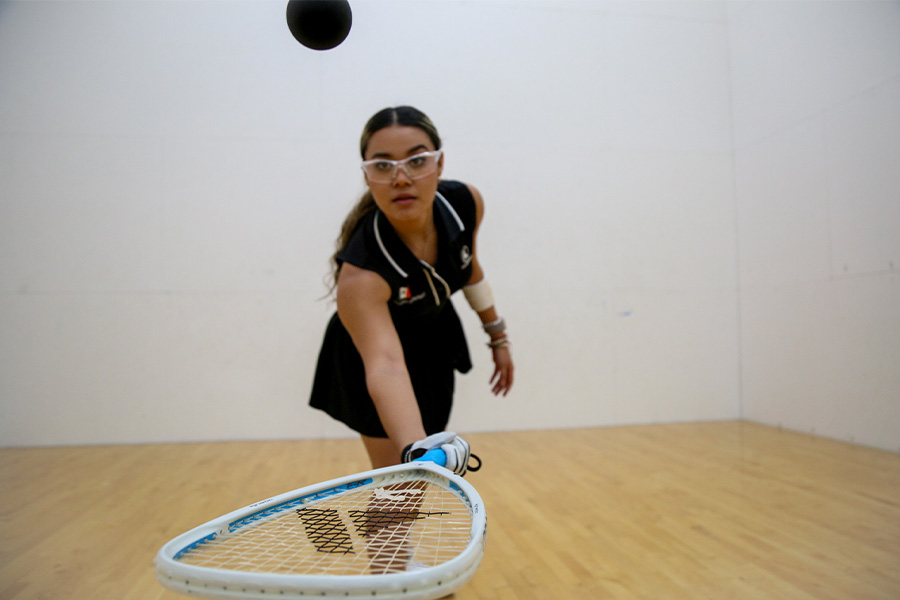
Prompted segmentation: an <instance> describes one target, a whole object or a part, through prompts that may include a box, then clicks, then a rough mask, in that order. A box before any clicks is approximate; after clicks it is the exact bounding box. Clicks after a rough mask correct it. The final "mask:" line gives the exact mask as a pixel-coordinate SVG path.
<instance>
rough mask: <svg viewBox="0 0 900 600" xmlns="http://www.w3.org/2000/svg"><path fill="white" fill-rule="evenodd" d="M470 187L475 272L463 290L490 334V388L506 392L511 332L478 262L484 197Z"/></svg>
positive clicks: (510, 370) (509, 376)
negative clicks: (507, 331)
mask: <svg viewBox="0 0 900 600" xmlns="http://www.w3.org/2000/svg"><path fill="white" fill-rule="evenodd" d="M467 187H468V188H469V191H470V192H471V193H472V197H473V198H474V199H475V231H474V233H473V234H472V276H471V277H470V278H469V281H468V283H467V284H466V287H464V288H463V293H464V294H465V296H466V300H467V301H468V302H469V305H470V306H472V309H473V310H475V312H476V313H477V314H478V318H479V319H481V324H482V327H484V330H485V332H486V333H487V334H488V335H489V336H490V338H491V339H490V342H489V343H488V347H490V349H491V353H492V355H493V359H494V374H493V375H491V380H490V383H491V384H492V385H493V388H492V390H491V391H492V392H493V393H494V395H497V394H503V395H504V396H505V395H506V394H508V393H509V390H510V389H511V388H512V384H513V372H514V371H515V368H514V366H513V360H512V352H511V351H510V342H509V336H508V334H507V333H506V322H505V321H504V320H503V319H502V318H501V317H500V315H499V313H498V312H497V307H496V306H495V305H494V298H493V293H492V292H491V289H490V286H489V285H488V282H487V280H486V279H485V277H484V270H483V269H482V268H481V263H479V262H478V251H477V246H478V244H477V238H478V229H479V226H480V225H481V218H482V217H483V216H484V199H483V198H482V197H481V193H480V192H479V191H478V190H477V189H475V188H474V187H473V186H471V185H468V184H467Z"/></svg>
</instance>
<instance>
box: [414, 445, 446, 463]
mask: <svg viewBox="0 0 900 600" xmlns="http://www.w3.org/2000/svg"><path fill="white" fill-rule="evenodd" d="M422 460H427V461H430V462H433V463H435V464H436V465H438V466H440V467H446V466H447V454H446V453H445V452H444V451H443V450H441V449H440V448H434V449H432V450H429V451H428V452H426V453H425V454H423V455H422V456H420V457H419V458H416V459H414V460H413V461H412V462H418V461H422Z"/></svg>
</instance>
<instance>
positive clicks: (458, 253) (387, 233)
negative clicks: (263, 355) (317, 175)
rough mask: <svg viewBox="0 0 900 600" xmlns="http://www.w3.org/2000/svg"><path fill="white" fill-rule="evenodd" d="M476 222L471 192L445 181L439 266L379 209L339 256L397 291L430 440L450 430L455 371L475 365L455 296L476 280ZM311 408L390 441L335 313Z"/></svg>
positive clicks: (438, 204) (437, 218) (395, 307)
mask: <svg viewBox="0 0 900 600" xmlns="http://www.w3.org/2000/svg"><path fill="white" fill-rule="evenodd" d="M475 220H476V217H475V199H474V198H473V197H472V194H471V192H470V191H469V188H468V187H466V185H465V184H463V183H460V182H457V181H441V182H440V183H439V184H438V192H437V196H436V197H435V199H434V223H435V226H436V228H437V232H438V262H437V265H435V266H434V267H432V266H431V265H429V264H427V263H425V262H424V261H420V260H419V259H418V258H416V257H415V256H414V255H413V253H412V252H411V251H410V250H409V248H407V247H406V244H404V243H403V242H402V241H401V240H400V238H399V236H398V235H397V233H396V232H395V231H394V228H393V227H391V224H390V223H389V222H388V220H387V218H385V216H384V214H383V213H382V212H381V211H380V210H378V209H376V210H375V211H373V212H371V213H369V214H368V215H366V216H365V217H363V219H362V220H361V221H360V223H359V225H358V226H357V228H356V230H355V231H354V233H353V234H352V236H351V238H350V241H349V242H348V243H347V246H346V247H345V248H344V249H343V250H342V251H341V252H340V253H339V254H338V256H337V258H338V261H340V262H341V263H343V262H348V263H350V264H352V265H354V266H357V267H359V268H361V269H366V270H368V271H374V272H375V273H378V274H379V275H380V276H381V277H382V278H383V279H384V280H385V281H387V283H388V284H389V285H390V286H391V300H390V302H389V308H390V312H391V318H392V319H393V321H394V326H395V327H396V328H397V333H398V335H399V337H400V342H401V344H402V346H403V354H404V357H405V360H406V367H407V370H408V371H409V376H410V379H411V380H412V386H413V391H414V392H415V394H416V400H417V401H418V404H419V410H420V411H421V413H422V421H423V424H424V426H425V432H426V433H428V434H429V435H430V434H432V433H437V432H439V431H443V430H445V429H446V427H447V422H448V420H449V419H450V408H451V406H452V404H453V387H454V371H459V372H460V373H467V372H468V371H469V370H470V369H471V368H472V363H471V358H470V356H469V349H468V346H467V344H466V338H465V334H464V333H463V328H462V323H460V321H459V316H458V315H457V314H456V311H455V310H454V309H453V304H452V303H451V302H450V296H451V294H453V292H455V291H457V290H459V289H460V288H461V287H462V286H464V285H465V284H466V283H468V281H469V278H470V277H471V275H472V236H473V234H474V231H475ZM309 404H310V406H312V407H313V408H317V409H320V410H324V411H325V412H326V413H328V414H329V415H331V416H332V417H334V418H335V419H337V420H338V421H341V422H343V423H345V424H346V425H348V426H349V427H350V428H351V429H353V430H354V431H357V432H359V433H361V434H363V435H367V436H371V437H387V433H386V432H385V431H384V427H382V425H381V421H380V420H379V418H378V414H377V412H376V411H375V405H374V403H373V402H372V398H371V396H369V392H368V389H367V388H366V376H365V371H364V369H363V362H362V358H361V357H360V355H359V352H357V350H356V347H355V346H354V345H353V340H352V339H351V338H350V334H348V333H347V330H346V329H344V326H343V324H342V323H341V321H340V319H339V318H338V316H337V314H336V313H335V314H334V315H333V316H332V317H331V320H330V321H329V323H328V326H327V328H326V330H325V338H324V341H323V342H322V349H321V351H320V352H319V361H318V365H317V367H316V374H315V379H314V381H313V388H312V395H311V398H310V402H309Z"/></svg>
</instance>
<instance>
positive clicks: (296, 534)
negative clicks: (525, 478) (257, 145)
mask: <svg viewBox="0 0 900 600" xmlns="http://www.w3.org/2000/svg"><path fill="white" fill-rule="evenodd" d="M486 533H487V519H486V515H485V510H484V505H483V503H482V501H481V497H480V496H479V495H478V492H476V491H475V488H474V487H472V486H471V485H470V484H469V483H467V482H466V481H464V480H463V479H462V478H461V477H459V476H457V475H454V474H453V473H452V472H451V471H449V470H447V469H445V468H443V467H440V466H438V465H436V464H434V463H431V462H412V463H407V464H402V465H396V466H392V467H386V468H383V469H376V470H373V471H366V472H363V473H358V474H356V475H351V476H347V477H343V478H340V479H334V480H331V481H328V482H325V483H320V484H317V485H313V486H309V487H305V488H301V489H298V490H295V491H293V492H288V493H286V494H282V495H280V496H276V497H274V498H270V499H268V500H264V501H262V502H257V503H255V504H251V505H250V506H247V507H245V508H242V509H240V510H237V511H234V512H232V513H229V514H227V515H224V516H222V517H219V518H218V519H214V520H212V521H210V522H208V523H206V524H204V525H201V526H199V527H196V528H194V529H192V530H191V531H188V532H187V533H184V534H182V535H180V536H178V537H176V538H174V539H173V540H171V541H170V542H168V543H167V544H166V545H165V546H163V547H162V548H161V549H160V551H159V553H158V554H157V556H156V575H157V578H158V579H159V581H160V582H161V583H162V584H163V585H164V586H166V587H168V588H170V589H172V590H175V591H177V592H181V593H184V594H190V595H194V596H200V597H206V598H255V599H260V598H269V599H271V598H310V597H315V598H345V599H346V598H357V599H360V598H369V599H371V598H378V599H382V600H383V599H395V600H401V599H402V600H413V599H416V600H431V599H434V598H442V597H444V596H447V595H448V594H451V593H452V592H453V591H455V590H457V589H458V588H459V587H460V586H462V585H463V584H465V583H466V582H467V581H468V580H469V579H470V578H471V577H472V575H474V573H475V570H476V569H477V568H478V565H479V563H480V562H481V558H482V556H483V554H484V544H485V541H486Z"/></svg>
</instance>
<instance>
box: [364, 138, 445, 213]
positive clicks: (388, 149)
mask: <svg viewBox="0 0 900 600" xmlns="http://www.w3.org/2000/svg"><path fill="white" fill-rule="evenodd" d="M435 150H436V148H435V147H434V144H433V143H432V141H431V138H430V137H428V134H427V133H425V132H424V131H423V130H421V129H419V128H418V127H410V126H406V125H391V126H390V127H385V128H384V129H379V130H378V131H376V132H375V133H374V134H372V137H370V138H369V144H368V146H366V152H365V158H364V159H365V160H367V161H368V160H373V159H378V158H383V159H387V160H395V161H400V160H404V159H407V158H409V157H411V156H416V155H418V154H421V153H423V152H433V151H435ZM437 161H438V162H437V168H436V169H435V170H434V172H431V173H428V174H427V175H424V176H421V177H418V176H417V177H416V178H415V179H413V178H411V177H410V176H409V174H408V173H407V172H406V170H405V169H404V168H402V167H401V168H398V169H396V173H395V174H394V176H393V177H392V178H390V179H391V180H390V181H373V180H372V177H371V176H370V175H369V174H368V173H367V174H366V175H365V177H366V183H367V184H368V186H369V190H371V192H372V196H373V197H374V198H375V204H377V205H378V208H380V209H381V211H382V212H383V213H384V214H385V216H387V217H388V218H389V219H390V220H391V221H394V222H401V221H405V220H411V219H416V218H423V217H425V216H427V215H429V214H431V206H432V203H433V202H434V195H435V193H437V186H438V181H439V180H440V177H441V171H442V169H443V164H444V159H443V155H440V156H439V157H438V158H437Z"/></svg>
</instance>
